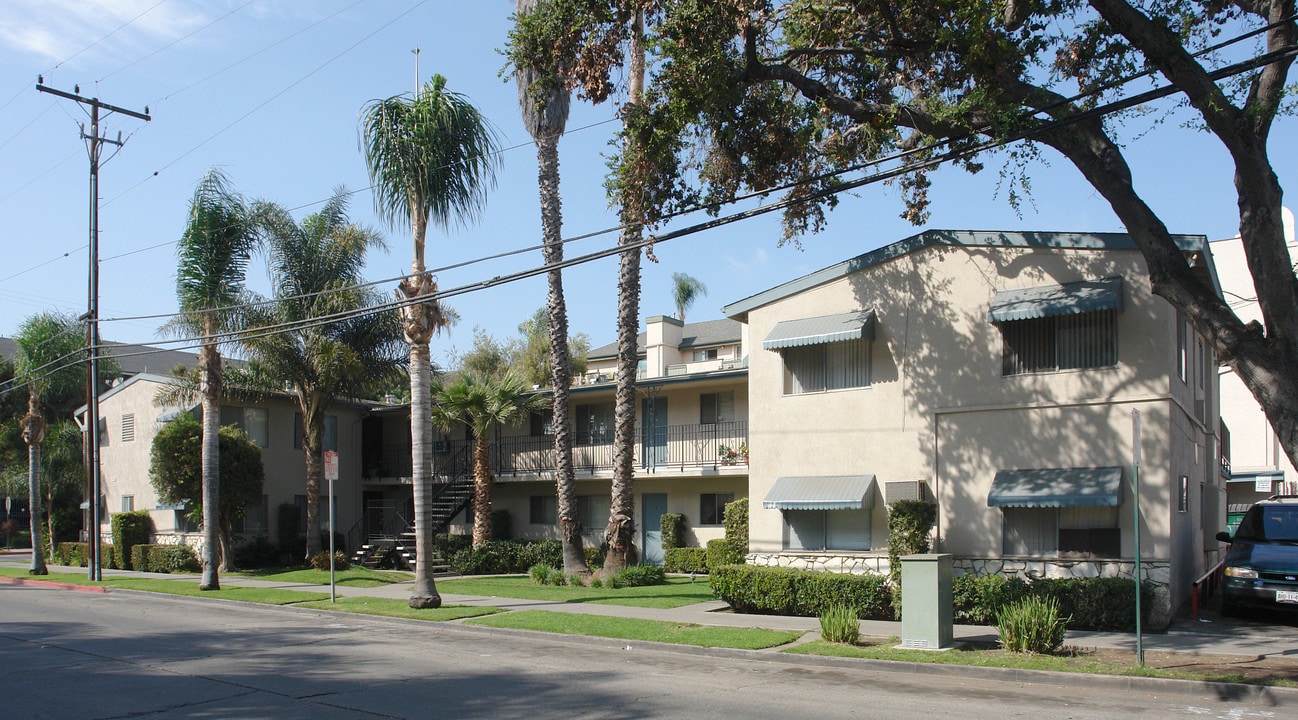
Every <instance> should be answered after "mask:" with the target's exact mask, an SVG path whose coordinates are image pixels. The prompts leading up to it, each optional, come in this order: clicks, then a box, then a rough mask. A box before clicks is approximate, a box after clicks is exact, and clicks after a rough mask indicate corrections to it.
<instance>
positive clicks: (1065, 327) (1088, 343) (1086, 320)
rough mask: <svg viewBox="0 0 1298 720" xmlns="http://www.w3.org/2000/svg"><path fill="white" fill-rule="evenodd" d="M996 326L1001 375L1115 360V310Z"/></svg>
mask: <svg viewBox="0 0 1298 720" xmlns="http://www.w3.org/2000/svg"><path fill="white" fill-rule="evenodd" d="M1000 326H1001V338H1002V374H1004V375H1023V374H1026V373H1038V372H1054V371H1056V370H1076V369H1080V368H1098V367H1111V366H1113V365H1117V364H1118V313H1117V311H1116V310H1102V311H1099V312H1088V313H1081V314H1079V315H1055V316H1051V317H1044V318H1031V319H1028V320H1014V321H1011V322H1003V323H1001V324H1000Z"/></svg>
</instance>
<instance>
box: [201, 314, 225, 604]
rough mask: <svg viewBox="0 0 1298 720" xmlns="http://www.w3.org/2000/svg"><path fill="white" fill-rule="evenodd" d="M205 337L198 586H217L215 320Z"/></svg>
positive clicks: (209, 321) (218, 384)
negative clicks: (199, 571) (200, 560)
mask: <svg viewBox="0 0 1298 720" xmlns="http://www.w3.org/2000/svg"><path fill="white" fill-rule="evenodd" d="M206 324H207V328H206V331H207V339H205V340H204V341H203V346H202V348H201V349H200V350H199V353H198V361H199V365H200V366H201V370H200V381H199V382H200V390H201V392H202V394H203V449H202V458H203V460H202V463H203V469H202V475H203V578H202V580H201V581H200V582H199V584H198V589H199V590H219V589H221V581H220V578H219V576H218V573H217V568H218V566H219V565H220V561H221V557H220V556H221V540H220V524H219V523H220V507H219V506H220V498H221V466H220V457H221V455H220V453H221V438H220V432H221V354H220V353H219V352H218V351H217V349H216V341H215V340H214V339H213V338H214V336H215V335H216V321H215V318H213V317H212V316H211V315H209V316H208V318H207V321H206Z"/></svg>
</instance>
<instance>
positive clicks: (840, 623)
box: [820, 605, 861, 645]
mask: <svg viewBox="0 0 1298 720" xmlns="http://www.w3.org/2000/svg"><path fill="white" fill-rule="evenodd" d="M860 637H861V621H860V620H858V619H857V617H856V608H853V607H851V606H850V605H833V606H830V607H828V608H826V609H824V610H822V611H821V613H820V639H822V640H824V641H825V642H832V643H846V644H848V645H854V644H856V641H857V640H858V639H859V638H860Z"/></svg>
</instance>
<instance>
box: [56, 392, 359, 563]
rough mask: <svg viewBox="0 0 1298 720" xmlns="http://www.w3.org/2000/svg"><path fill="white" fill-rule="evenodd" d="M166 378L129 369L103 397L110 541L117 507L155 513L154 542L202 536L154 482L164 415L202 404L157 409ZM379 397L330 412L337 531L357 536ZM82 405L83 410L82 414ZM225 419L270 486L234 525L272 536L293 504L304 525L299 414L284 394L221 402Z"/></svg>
mask: <svg viewBox="0 0 1298 720" xmlns="http://www.w3.org/2000/svg"><path fill="white" fill-rule="evenodd" d="M168 382H169V378H167V377H164V376H161V375H153V374H150V373H139V374H136V375H132V376H131V377H129V378H127V379H126V380H124V381H122V382H121V383H119V384H118V385H116V386H115V387H113V388H111V389H110V390H108V391H107V392H105V393H104V394H103V395H102V396H100V399H99V412H100V478H101V487H102V491H103V498H102V502H103V503H104V505H103V507H104V509H105V511H106V512H104V514H103V524H102V525H101V526H100V533H101V536H102V537H103V538H104V540H105V542H109V541H111V536H112V535H111V525H110V523H111V517H112V515H113V513H117V512H127V511H131V510H146V511H148V512H149V515H150V516H151V517H152V518H153V526H154V530H155V533H156V539H155V542H159V543H168V544H169V543H188V544H194V545H196V544H199V543H201V542H202V528H201V527H199V525H198V524H196V523H191V522H189V520H188V519H187V514H188V511H189V510H190V508H188V507H186V506H185V505H183V504H180V505H168V504H163V503H160V502H159V501H158V496H157V493H156V492H155V491H154V489H153V485H152V483H151V482H150V480H149V459H150V451H151V449H152V447H153V438H154V437H155V436H156V435H157V434H158V431H159V430H160V429H161V428H162V426H163V425H164V424H165V423H166V421H167V420H170V419H171V418H174V417H176V416H177V415H179V414H180V413H185V412H191V413H194V414H195V417H197V416H198V415H197V414H198V412H199V409H198V407H197V405H191V406H188V407H160V406H158V405H157V404H156V403H155V400H154V398H155V397H156V396H157V394H158V391H159V390H160V389H161V388H163V387H164V386H165V385H166V384H167V383H168ZM373 406H374V403H353V402H346V401H335V402H334V403H333V405H332V406H331V408H330V410H329V413H328V415H327V416H326V424H325V442H324V445H325V447H324V449H325V450H336V451H337V452H338V456H339V477H338V480H337V481H336V482H335V484H334V494H335V496H336V500H337V514H338V531H339V532H341V533H350V535H352V536H354V537H356V538H359V537H360V526H361V524H362V517H361V497H362V495H361V482H360V481H361V427H362V420H363V418H364V417H365V416H366V415H367V414H368V413H369V411H370V409H371V408H372V407H373ZM85 410H86V409H85V408H84V407H82V408H81V409H80V410H78V415H79V417H84V414H85ZM221 424H222V425H238V426H239V427H240V428H242V429H243V430H244V431H245V432H247V433H248V436H249V437H250V438H252V440H253V441H254V442H256V443H257V444H258V445H259V446H261V448H262V456H261V457H262V465H263V466H264V467H265V469H266V484H265V487H264V489H263V496H262V500H261V502H260V503H258V504H256V506H254V507H250V508H247V510H246V513H245V515H244V517H243V518H242V520H241V521H240V522H238V523H236V527H235V531H236V533H238V534H241V535H244V536H245V537H255V536H261V535H265V536H268V537H270V538H272V539H273V538H275V537H276V533H277V531H278V512H277V508H278V507H279V506H280V505H283V504H295V505H297V506H298V508H299V523H300V527H301V528H303V529H304V530H305V527H306V525H305V523H306V463H305V461H304V459H303V456H302V440H301V438H302V416H301V414H300V413H298V412H297V405H296V403H295V401H294V400H293V399H292V398H291V397H289V396H288V395H287V394H284V395H280V396H276V397H273V398H270V399H269V400H267V401H265V402H255V403H253V402H249V403H236V402H229V403H226V404H223V405H222V406H221ZM320 502H321V509H320V512H321V527H322V528H324V527H327V524H328V503H327V488H326V487H324V486H323V485H322V487H321V489H320Z"/></svg>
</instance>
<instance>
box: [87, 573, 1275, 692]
mask: <svg viewBox="0 0 1298 720" xmlns="http://www.w3.org/2000/svg"><path fill="white" fill-rule="evenodd" d="M113 592H127V593H135V592H143V591H137V590H121V589H117V588H114V589H113ZM149 594H150V595H152V596H154V597H157V596H158V594H157V593H149ZM164 597H168V598H175V599H177V600H197V601H204V602H211V601H216V602H228V603H235V604H239V605H242V606H245V607H254V608H261V609H264V610H266V611H268V612H271V611H289V612H295V613H321V614H327V615H329V616H331V617H337V618H339V619H348V620H351V621H353V622H355V621H358V620H362V619H363V620H368V621H375V622H379V623H383V624H387V625H400V626H405V627H421V628H425V629H429V630H434V631H438V632H455V633H463V634H469V635H503V636H513V637H527V638H533V639H536V640H546V641H549V642H556V643H563V644H568V645H580V646H586V647H592V646H594V647H605V648H608V647H613V648H617V647H619V646H620V647H621V648H622V649H624V650H626V651H627V652H637V651H639V652H645V651H648V652H664V653H675V654H680V655H692V656H695V657H715V658H726V659H733V660H747V661H751V662H768V663H778V664H781V665H791V666H803V667H807V666H811V667H823V668H835V669H850V670H864V671H868V672H877V673H894V674H904V675H912V676H925V675H927V676H935V677H942V678H960V679H967V680H993V681H997V682H1006V683H1021V684H1025V685H1050V686H1054V687H1063V688H1079V689H1087V690H1094V689H1097V688H1103V689H1112V690H1125V691H1137V692H1150V693H1158V694H1167V695H1175V696H1181V697H1194V698H1210V699H1213V700H1217V701H1222V702H1253V703H1258V704H1263V705H1267V706H1270V707H1280V706H1285V707H1298V688H1283V687H1273V686H1266V685H1248V684H1245V683H1228V682H1208V681H1204V680H1179V679H1174V678H1151V677H1139V676H1128V675H1101V674H1089V673H1070V672H1058V671H1054V670H1023V669H1019V668H997V667H979V666H973V665H943V664H939V663H912V662H904V661H900V660H871V659H868V658H842V657H831V656H825V655H801V654H793V653H784V652H780V651H779V649H777V648H767V649H765V650H741V649H735V648H710V647H699V646H695V645H678V644H675V643H663V642H653V641H649V640H624V639H619V638H606V637H598V636H593V635H565V634H563V633H549V632H542V631H539V630H520V629H515V628H495V627H487V626H477V625H468V624H465V623H464V621H465V620H467V618H464V619H460V620H448V621H443V622H435V621H429V620H413V619H410V618H397V617H387V616H384V615H365V614H358V613H349V612H345V611H342V610H329V609H322V608H304V607H295V606H293V605H263V604H261V603H251V602H247V601H243V600H228V599H224V598H196V597H192V596H188V595H165V596H164ZM796 643H797V641H795V642H794V643H790V645H789V646H791V645H794V644H796ZM784 647H788V646H784Z"/></svg>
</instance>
